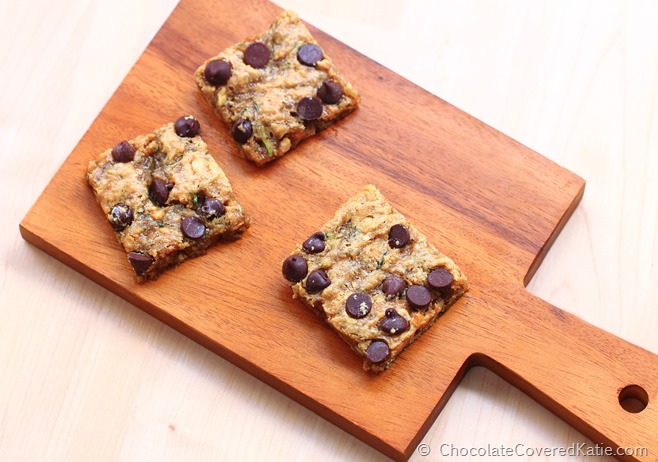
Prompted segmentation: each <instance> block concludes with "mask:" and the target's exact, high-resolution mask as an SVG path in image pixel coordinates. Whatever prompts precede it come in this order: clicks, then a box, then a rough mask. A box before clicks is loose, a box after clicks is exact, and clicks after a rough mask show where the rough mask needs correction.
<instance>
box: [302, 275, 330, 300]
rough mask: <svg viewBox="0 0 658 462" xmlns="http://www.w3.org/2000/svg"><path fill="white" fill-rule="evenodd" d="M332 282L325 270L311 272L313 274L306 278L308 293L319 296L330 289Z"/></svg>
mask: <svg viewBox="0 0 658 462" xmlns="http://www.w3.org/2000/svg"><path fill="white" fill-rule="evenodd" d="M329 284H331V280H330V279H329V276H327V272H326V271H325V270H323V269H319V270H315V271H311V274H309V275H308V277H307V278H306V292H308V293H309V294H317V293H318V292H322V291H323V290H324V289H326V288H327V287H329Z"/></svg>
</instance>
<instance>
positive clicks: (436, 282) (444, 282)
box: [427, 268, 455, 290]
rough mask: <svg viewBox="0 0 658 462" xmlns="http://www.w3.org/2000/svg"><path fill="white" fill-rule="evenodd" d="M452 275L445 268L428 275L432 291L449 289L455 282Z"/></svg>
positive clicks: (434, 270) (436, 269) (435, 269)
mask: <svg viewBox="0 0 658 462" xmlns="http://www.w3.org/2000/svg"><path fill="white" fill-rule="evenodd" d="M454 279H455V278H454V277H453V276H452V273H451V272H450V271H448V270H447V269H445V268H434V269H433V270H432V271H430V273H429V274H428V275H427V284H428V285H429V286H430V287H431V288H432V289H437V290H442V289H447V288H448V287H450V286H451V285H452V281H454Z"/></svg>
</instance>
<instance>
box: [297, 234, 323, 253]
mask: <svg viewBox="0 0 658 462" xmlns="http://www.w3.org/2000/svg"><path fill="white" fill-rule="evenodd" d="M302 247H303V248H304V250H306V251H307V252H308V253H320V252H322V251H323V250H324V248H325V244H324V233H323V232H322V231H318V232H317V233H313V234H312V235H311V237H309V238H308V239H306V240H305V241H304V243H303V244H302Z"/></svg>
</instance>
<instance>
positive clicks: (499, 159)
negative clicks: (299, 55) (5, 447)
mask: <svg viewBox="0 0 658 462" xmlns="http://www.w3.org/2000/svg"><path fill="white" fill-rule="evenodd" d="M256 11H257V12H258V14H257V15H255V14H254V12H256ZM279 12H280V9H279V8H278V7H276V6H274V5H272V4H269V3H266V2H264V1H261V0H248V1H245V0H240V1H238V0H223V1H221V2H220V1H215V2H213V1H212V0H183V1H182V2H181V3H180V4H179V6H178V7H177V8H176V10H175V11H174V12H173V14H172V15H171V17H170V18H169V19H168V20H167V22H166V23H165V25H164V26H163V27H162V29H161V30H160V32H159V33H158V34H157V36H156V37H155V38H154V40H153V41H152V43H151V44H150V45H149V46H148V48H147V49H146V51H145V52H144V54H143V55H142V56H141V58H140V59H139V61H138V62H137V63H136V65H135V66H134V68H133V69H132V70H131V71H130V73H129V74H128V76H127V77H126V78H125V80H124V81H123V83H122V84H121V86H120V87H119V89H118V90H117V91H116V93H115V94H114V95H113V96H112V98H111V99H110V101H109V102H108V103H107V105H106V106H105V108H104V109H103V111H102V112H101V114H100V115H99V116H98V118H97V119H96V120H95V121H94V122H93V124H92V125H91V127H90V128H89V130H88V132H87V133H86V134H85V135H84V137H83V138H82V139H81V140H80V142H79V143H78V145H77V146H76V148H75V149H74V151H73V152H72V153H71V155H70V156H69V157H68V159H67V160H66V161H65V162H64V164H63V165H62V167H61V168H60V170H59V171H58V172H57V174H56V175H55V177H54V178H53V179H52V181H51V182H50V184H49V185H48V186H47V188H46V189H45V191H44V192H43V194H42V195H41V196H40V198H39V199H38V200H37V202H36V203H35V204H34V206H33V207H32V208H31V210H30V211H29V213H28V214H27V216H26V217H25V219H24V220H23V222H22V223H21V225H20V229H21V233H22V235H23V237H24V238H25V239H26V240H27V241H29V242H31V243H32V244H34V245H36V246H37V247H39V248H41V249H43V250H44V251H46V252H47V253H49V254H50V255H52V256H54V257H56V258H58V259H59V260H61V261H63V262H64V263H66V264H67V265H70V266H71V267H73V268H74V269H76V270H77V271H79V272H81V273H82V274H84V275H86V276H87V277H89V278H90V279H92V280H94V281H96V282H98V283H99V284H101V285H103V286H104V287H106V288H107V289H109V290H111V291H112V292H115V293H116V294H118V295H120V296H121V297H123V298H125V299H126V300H128V301H130V302H132V303H133V304H135V305H136V306H137V307H139V308H141V309H143V310H145V311H146V312H148V313H150V314H152V315H153V316H155V317H157V318H158V319H160V320H162V321H163V322H165V323H167V324H169V325H170V326H172V327H174V328H175V329H177V330H179V331H180V332H182V333H183V334H185V335H187V336H189V337H191V338H192V339H194V340H195V341H197V342H199V343H200V344H202V345H204V346H206V347H207V348H209V349H211V350H212V351H214V352H216V353H217V354H219V355H221V356H222V357H224V358H226V359H228V360H229V361H231V362H233V363H234V364H236V365H238V366H239V367H241V368H243V369H244V370H246V371H247V372H249V373H251V374H253V375H254V376H256V377H258V378H259V379H261V380H262V381H264V382H266V383H268V384H270V385H271V386H273V387H275V388H276V389H278V390H280V391H281V392H283V393H285V394H286V395H288V396H290V397H291V398H293V399H295V400H296V401H298V402H300V403H302V404H303V405H305V406H307V407H308V408H310V409H312V410H313V411H315V412H316V413H318V414H319V415H321V416H323V417H324V418H326V419H327V420H329V421H331V422H333V423H335V424H336V425H338V426H339V427H341V428H343V429H344V430H346V431H348V432H350V433H351V434H353V435H354V436H356V437H357V438H360V439H361V440H363V441H365V442H366V443H368V444H370V445H372V446H374V447H375V448H377V449H379V450H380V451H382V452H383V453H385V454H387V455H389V456H391V457H393V458H395V459H399V460H403V459H406V458H408V457H409V456H410V455H411V453H412V452H413V450H414V449H415V447H416V446H417V444H418V443H419V442H420V440H421V438H422V437H423V435H424V434H425V432H426V431H427V429H428V428H429V427H430V425H431V424H432V422H433V421H434V419H435V418H436V416H437V415H438V413H439V412H440V410H441V409H442V408H443V406H444V405H445V403H446V401H447V400H448V398H449V396H450V395H451V393H452V391H453V390H454V388H455V387H456V386H457V384H458V383H459V381H460V380H461V378H462V377H463V375H464V373H465V372H466V370H467V369H468V368H469V367H471V366H474V365H483V366H485V367H488V368H490V369H491V370H493V371H495V372H496V373H498V374H500V375H501V376H502V377H503V378H505V379H506V380H508V381H509V382H511V383H512V384H514V385H516V386H517V387H519V388H520V389H522V390H523V391H525V392H526V393H528V394H529V395H530V396H532V397H533V398H535V399H536V400H537V401H539V402H540V403H541V404H543V405H544V406H546V407H547V408H549V409H550V410H552V411H553V412H555V413H556V414H557V415H559V416H561V417H562V418H564V419H565V420H566V421H567V422H569V423H570V424H572V425H573V426H575V427H576V428H577V429H578V430H580V431H581V432H583V433H584V434H586V435H587V436H588V437H590V438H592V439H593V440H594V441H596V442H600V443H604V444H607V445H611V446H612V447H629V446H632V447H635V446H644V447H646V448H647V449H648V455H647V456H646V457H645V456H639V457H637V460H647V461H648V460H652V461H655V460H657V459H656V457H658V438H657V437H656V435H657V434H658V357H657V356H656V355H655V354H652V353H650V352H648V351H646V350H643V349H641V348H638V347H636V346H633V345H631V344H629V343H627V342H625V341H622V340H620V339H619V338H616V337H614V336H613V335H611V334H608V333H606V332H603V331H601V330H599V329H597V328H595V327H593V326H591V325H589V324H587V323H585V322H584V321H582V320H580V319H578V318H576V317H575V316H573V315H570V314H568V313H565V312H563V311H561V310H560V309H558V308H556V307H554V306H551V305H550V304H548V303H546V302H544V301H542V300H540V299H538V298H536V297H534V296H533V295H530V294H529V293H527V292H526V290H525V288H524V284H525V282H527V281H528V280H529V279H530V277H531V276H532V274H533V273H534V271H535V270H536V268H537V267H538V265H539V264H540V262H541V260H542V258H543V257H544V255H545V254H546V252H547V250H548V248H549V247H550V245H551V243H552V242H553V240H554V239H555V237H556V236H557V234H558V233H559V231H560V230H561V229H562V227H563V226H564V224H565V222H566V220H567V219H568V218H569V216H570V215H571V213H572V212H573V210H574V208H575V207H576V205H577V203H578V201H579V200H580V198H581V196H582V194H583V190H584V181H583V180H582V179H581V178H579V177H578V176H576V175H574V174H573V173H571V172H569V171H567V170H565V169H563V168H561V167H559V166H558V165H555V164H554V163H552V162H551V161H549V160H547V159H546V158H544V157H542V156H540V155H539V154H537V153H535V152H533V151H532V150H530V149H528V148H526V147H524V146H522V145H520V144H519V143H517V142H515V141H514V140H512V139H510V138H508V137H506V136H505V135H503V134H501V133H499V132H497V131H496V130H494V129H492V128H491V127H488V126H487V125H485V124H483V123H482V122H480V121H478V120H476V119H475V118H473V117H471V116H469V115H468V114H465V113H464V112H462V111H460V110H459V109H457V108H455V107H453V106H451V105H450V104H448V103H446V102H445V101H442V100H441V99H439V98H437V97H435V96H433V95H431V94H429V93H427V92H426V91H424V90H422V89H421V88H418V87H417V86H415V85H413V84H412V83H410V82H408V81H406V80H405V79H403V78H401V77H400V76H398V75H396V74H394V73H393V72H391V71H389V70H387V69H386V68H384V67H382V66H380V65H379V64H377V63H376V62H374V61H372V60H370V59H368V58H367V57H365V56H363V55H361V54H359V53H358V52H356V51H354V50H352V49H350V48H348V47H346V46H345V45H343V44H342V43H340V42H338V41H336V40H334V39H333V38H331V37H329V36H328V35H326V34H324V33H322V32H321V31H319V30H317V29H315V28H313V27H310V29H311V32H312V33H313V34H314V35H315V37H316V39H317V40H318V41H319V42H320V44H321V45H322V47H323V49H324V50H325V51H326V52H327V54H328V55H330V56H331V57H332V58H333V60H334V61H335V63H337V65H338V67H339V68H340V69H341V70H342V71H343V72H344V73H345V75H346V77H347V78H348V80H350V81H351V82H352V83H353V84H354V85H355V86H356V87H357V88H358V89H359V90H360V92H361V94H362V104H361V107H360V108H359V109H358V110H357V111H356V112H355V113H354V114H352V115H351V116H349V117H348V118H347V119H345V120H343V121H341V122H340V123H338V124H336V125H334V126H333V127H331V128H329V129H328V130H326V131H325V132H323V133H321V134H320V135H318V136H316V137H315V138H313V139H311V140H308V141H306V142H305V143H303V144H302V145H301V146H299V147H298V148H297V149H296V150H295V151H293V152H292V153H291V154H289V155H288V156H286V157H285V158H283V159H280V160H278V161H276V162H274V163H273V164H271V165H269V166H266V167H264V168H257V167H254V166H252V165H250V164H248V163H247V162H246V161H244V160H242V159H240V158H238V157H237V155H236V154H237V153H236V148H235V145H234V143H233V141H232V140H231V139H230V136H229V135H228V133H227V130H226V128H225V127H224V126H223V124H222V123H221V122H220V121H219V120H218V119H217V118H216V117H215V115H214V114H213V113H212V110H211V109H210V108H209V107H208V106H207V105H206V103H205V101H204V100H203V98H202V97H201V94H200V93H199V91H198V90H197V88H196V86H195V83H194V81H193V78H192V73H193V72H194V70H195V69H196V68H197V66H198V65H199V64H200V63H202V62H203V61H204V60H205V59H206V58H207V57H209V56H212V55H214V54H216V53H217V52H218V51H220V50H222V49H224V48H226V47H228V46H230V45H232V44H233V43H235V42H238V41H240V40H242V39H243V38H245V37H248V36H253V35H257V34H259V33H260V32H261V31H263V30H264V29H266V28H267V27H268V26H269V23H270V22H271V20H272V19H273V18H274V17H275V16H276V15H277V14H278V13H279ZM183 114H194V115H195V116H196V117H197V118H198V119H199V120H200V122H201V125H202V136H203V137H204V139H205V140H206V142H207V143H208V144H209V146H210V148H211V150H212V152H213V153H214V154H215V157H216V159H217V161H218V162H219V164H220V165H221V166H222V168H223V169H224V170H225V172H226V173H227V175H228V176H229V178H230V180H231V182H232V184H233V187H234V190H235V192H236V194H237V196H238V199H239V200H240V201H241V202H242V204H243V206H244V207H245V209H246V211H247V212H248V213H249V214H250V215H251V216H252V218H253V224H252V227H251V228H250V230H249V231H248V232H247V233H246V234H245V235H244V237H243V238H242V239H240V240H238V241H236V242H233V243H229V244H219V245H217V246H215V247H214V248H212V249H211V250H210V251H209V252H208V253H207V254H206V255H205V256H203V257H200V258H197V259H194V260H191V261H188V262H186V263H184V264H183V265H181V266H180V267H179V268H177V269H175V270H171V271H168V272H166V273H165V274H164V275H163V276H162V277H161V278H160V279H159V280H157V281H155V282H150V283H147V284H144V285H138V284H136V283H135V282H134V279H133V274H132V270H131V268H130V267H129V265H128V263H127V261H126V258H125V254H124V252H123V250H122V249H121V247H120V246H119V244H118V243H117V242H116V240H115V238H114V236H113V234H112V232H111V230H110V227H109V226H108V224H107V223H106V222H105V218H104V216H103V215H102V213H101V211H100V208H99V206H98V204H97V203H96V201H95V198H94V196H93V194H92V192H91V190H90V188H89V187H88V186H87V185H86V183H85V182H84V172H85V168H86V165H87V163H88V162H89V160H91V159H92V158H95V157H96V156H97V155H98V154H99V153H100V152H101V151H103V150H105V149H107V148H108V147H111V146H113V145H114V144H115V143H116V142H118V141H120V140H122V139H130V138H133V137H135V136H137V135H139V134H142V133H147V132H150V131H152V130H153V129H155V128H157V127H159V126H161V125H162V124H164V123H166V122H169V121H173V120H175V119H176V118H177V117H179V116H180V115H183ZM368 183H373V184H375V185H376V186H377V187H378V188H379V189H380V190H381V191H382V192H383V193H384V195H385V196H386V197H387V198H388V199H389V200H390V201H391V202H392V203H393V204H394V205H395V206H396V207H397V208H398V209H399V210H400V211H401V212H402V213H403V214H405V215H406V216H407V217H408V218H409V219H410V220H411V221H412V222H413V223H414V224H415V225H416V226H417V227H418V228H419V229H420V230H421V231H422V232H423V233H424V234H425V235H426V236H427V237H428V240H429V241H430V242H432V243H433V244H434V245H435V246H436V247H438V248H439V249H440V250H441V251H443V252H444V253H446V254H447V255H449V256H450V257H452V258H453V259H454V260H455V261H456V262H457V264H458V265H459V266H460V267H461V268H462V269H463V271H464V272H465V273H466V274H467V276H468V277H469V280H470V284H471V290H470V292H468V294H467V295H466V296H465V297H463V298H462V299H461V300H460V301H459V302H458V303H457V304H456V305H455V306H454V307H453V308H452V309H451V310H450V311H449V312H448V313H447V314H446V315H444V316H443V317H442V318H441V319H440V320H439V321H438V322H437V323H436V324H435V325H434V327H432V329H430V331H428V332H427V333H425V334H424V335H423V336H422V337H421V338H420V339H419V340H418V341H417V342H416V343H415V344H413V345H412V346H411V347H410V348H409V349H408V350H407V351H405V352H404V353H403V354H402V356H401V357H400V358H399V359H398V360H397V361H396V363H395V364H394V365H393V367H392V368H391V369H390V370H388V371H387V372H385V373H383V374H381V375H378V376H374V375H369V374H367V373H364V372H363V370H362V369H361V361H360V360H359V358H357V357H356V355H354V354H353V353H352V352H351V351H350V349H349V347H348V346H347V345H346V344H344V343H343V342H342V341H341V340H340V339H339V338H338V336H337V335H335V334H334V333H333V332H332V331H330V330H329V329H328V328H327V327H325V326H324V325H323V324H322V322H321V321H320V320H319V319H318V318H317V317H316V316H315V315H313V314H312V313H311V312H310V311H309V310H308V309H307V308H305V307H304V306H303V305H302V304H301V303H300V302H299V301H294V300H292V299H291V292H290V289H289V287H288V285H287V283H286V281H285V280H284V279H283V278H282V277H281V273H280V268H281V262H282V261H283V259H284V258H285V257H286V256H287V255H288V253H289V252H290V251H291V249H292V247H293V245H294V244H295V243H298V242H301V241H302V240H304V239H305V238H306V237H307V236H308V235H310V234H311V233H312V232H314V231H315V230H317V229H318V228H319V227H320V225H321V224H323V223H324V222H325V221H327V220H328V219H329V218H330V217H331V216H332V215H333V213H334V211H335V209H336V208H337V207H338V206H339V205H340V204H342V203H343V202H344V201H346V200H347V199H348V198H349V197H351V196H352V195H353V194H355V193H356V192H357V191H358V190H360V189H361V187H362V186H363V185H365V184H368ZM620 401H622V402H623V404H624V406H625V407H627V408H629V409H631V408H633V407H635V409H632V410H638V409H639V408H642V407H645V405H646V404H647V403H648V406H646V408H645V409H644V410H642V411H641V412H628V411H626V410H625V409H624V407H622V405H621V404H620Z"/></svg>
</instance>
